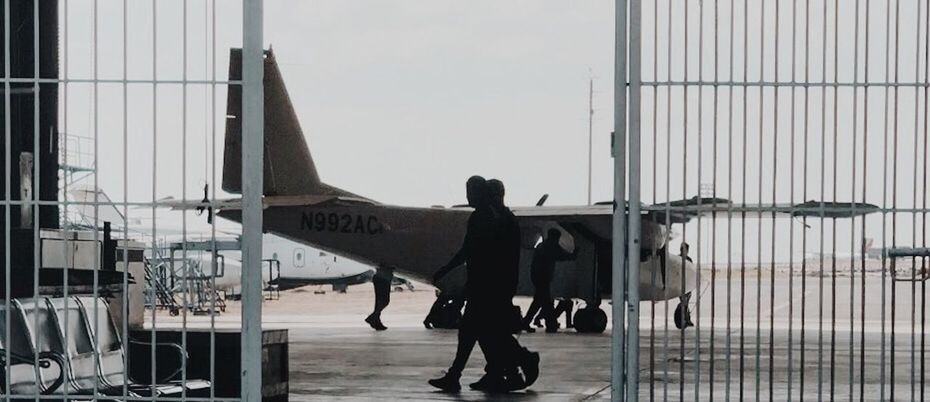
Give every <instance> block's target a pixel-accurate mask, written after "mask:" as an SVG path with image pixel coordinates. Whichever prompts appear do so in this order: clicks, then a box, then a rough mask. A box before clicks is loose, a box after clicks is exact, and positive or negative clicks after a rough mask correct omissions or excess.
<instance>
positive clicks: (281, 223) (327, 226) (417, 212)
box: [220, 204, 696, 301]
mask: <svg viewBox="0 0 930 402" xmlns="http://www.w3.org/2000/svg"><path fill="white" fill-rule="evenodd" d="M470 213H471V209H470V208H410V207H397V206H389V205H382V204H370V205H351V206H330V205H327V206H320V205H317V206H270V207H268V208H266V209H265V211H264V218H263V219H264V228H265V230H266V231H267V232H271V233H274V234H276V235H279V236H282V237H285V238H287V239H290V240H293V241H296V242H300V243H303V244H307V245H309V246H312V247H315V248H319V249H322V250H326V251H329V252H332V253H335V254H339V255H342V256H345V257H348V258H351V259H353V260H356V261H359V262H361V263H364V264H369V265H372V266H376V267H392V268H395V269H396V270H397V271H398V272H399V273H402V274H405V275H408V276H410V277H412V278H414V279H417V280H420V281H425V282H430V281H431V278H432V276H433V273H435V272H436V270H437V269H438V268H439V267H441V266H442V265H443V264H445V263H447V262H448V261H449V260H450V259H451V258H452V256H453V255H454V254H455V252H456V251H458V249H459V247H460V246H461V245H462V241H463V239H464V237H465V229H466V223H467V220H468V216H469V215H470ZM220 216H223V217H226V218H229V219H232V220H236V221H238V220H239V211H238V210H227V211H222V212H220ZM643 225H644V230H643V236H644V239H643V242H642V244H644V245H650V246H657V247H658V246H660V245H662V244H664V241H663V240H662V238H661V237H664V236H665V233H666V231H665V230H663V227H662V226H661V225H655V224H654V223H651V222H644V223H643ZM652 226H656V227H652ZM521 229H522V231H523V232H524V238H525V239H526V240H525V241H524V244H523V247H522V248H523V250H522V254H521V259H520V261H521V263H520V283H519V286H518V294H519V295H532V294H533V286H532V284H531V283H530V275H529V271H530V261H531V259H532V253H533V247H534V246H535V241H536V239H537V238H538V232H540V229H539V228H536V227H523V228H521ZM660 236H661V237H660ZM588 240H589V239H585V238H582V237H580V236H574V239H573V242H574V243H575V246H576V247H580V250H579V256H578V258H577V259H576V260H575V261H568V262H561V263H559V265H558V266H557V269H556V271H557V272H556V273H555V277H554V280H553V285H552V292H553V295H554V296H555V297H577V298H582V299H585V300H589V301H591V300H595V299H597V298H599V297H601V296H604V295H606V294H609V293H610V289H609V282H610V281H609V280H604V279H603V278H604V277H605V275H604V274H605V273H606V277H607V278H609V269H610V265H609V261H610V259H609V254H608V255H607V256H608V257H607V258H606V260H605V258H604V256H603V255H602V254H603V253H604V252H607V253H609V249H610V248H609V247H603V246H604V245H605V244H606V245H609V242H608V241H606V240H604V239H600V240H598V241H597V243H599V244H601V247H596V246H595V245H594V244H593V243H595V242H591V241H588ZM660 252H661V253H666V255H665V258H664V260H665V267H666V274H665V276H664V277H665V282H664V283H662V276H661V275H660V274H658V272H660V270H661V265H662V262H661V260H662V258H659V255H658V254H657V252H651V253H650V252H648V251H644V252H643V254H644V255H646V257H645V258H644V259H643V261H642V262H641V265H640V294H641V297H642V300H666V299H671V298H674V297H678V296H680V295H681V294H682V290H684V292H688V291H691V290H692V289H693V288H694V287H695V283H696V281H695V271H694V267H693V265H692V264H691V263H690V262H688V261H682V259H681V258H680V257H677V256H674V255H670V254H668V253H667V251H666V250H665V249H664V248H663V249H661V251H660ZM598 267H600V268H598ZM563 270H576V271H575V272H572V273H571V275H568V274H566V275H560V271H563ZM603 270H607V272H603ZM599 271H600V274H598V272H599ZM566 272H567V271H566ZM653 273H656V275H655V276H653ZM683 273H684V275H683ZM683 276H684V277H685V281H684V286H682V277H683ZM598 278H600V279H601V284H600V286H598V287H597V288H598V289H600V290H601V291H600V293H601V294H600V295H594V294H592V290H593V289H594V288H595V286H592V284H593V283H594V281H597V280H598ZM464 282H465V270H464V269H456V270H453V271H452V273H450V274H449V275H447V276H446V277H445V278H444V279H443V280H442V281H441V283H439V284H437V285H438V286H439V287H440V288H441V289H442V290H443V291H444V292H449V294H453V295H455V294H460V293H461V291H462V289H463V286H464ZM604 282H606V283H604Z"/></svg>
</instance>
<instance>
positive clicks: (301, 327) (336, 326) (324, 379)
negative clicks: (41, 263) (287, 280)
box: [159, 270, 930, 401]
mask: <svg viewBox="0 0 930 402" xmlns="http://www.w3.org/2000/svg"><path fill="white" fill-rule="evenodd" d="M708 272H709V271H705V272H704V273H702V275H705V278H704V279H705V280H706V279H709V274H708ZM716 275H717V280H716V281H714V282H713V285H711V284H710V282H709V281H705V287H704V288H703V290H702V292H701V297H700V300H696V299H695V300H693V302H694V307H692V311H693V315H694V317H693V318H694V321H695V322H697V324H698V328H690V329H688V330H687V331H685V332H684V339H683V340H682V337H681V332H680V331H678V330H676V329H675V328H674V326H673V325H672V324H671V321H670V320H671V316H670V314H669V313H670V311H671V310H672V309H674V308H675V302H670V303H668V304H667V305H666V303H664V302H661V303H656V304H651V303H642V304H641V305H640V308H641V315H640V321H641V342H640V376H639V378H640V398H639V399H640V400H660V401H666V400H672V401H677V400H702V401H703V400H741V399H746V400H775V401H783V400H789V399H790V400H800V399H801V397H802V396H803V399H807V400H816V399H818V397H823V399H829V398H828V397H829V396H831V395H832V396H833V399H836V400H859V397H860V396H862V400H921V399H922V398H924V399H925V398H927V397H930V394H928V393H927V391H930V390H928V389H927V384H926V382H927V381H928V380H930V378H928V377H930V376H928V375H927V374H925V371H924V366H925V365H926V363H928V359H930V357H928V356H927V355H926V354H925V351H926V346H925V345H926V336H927V332H928V331H927V330H926V319H925V318H924V311H923V309H922V308H921V305H922V304H921V303H925V302H924V301H922V300H925V299H922V297H925V296H926V293H925V292H926V288H925V287H923V286H922V285H921V284H916V286H914V287H913V288H912V286H911V283H905V282H898V283H896V284H895V288H894V290H892V285H891V281H890V280H885V281H884V282H883V280H882V277H881V275H880V274H877V273H870V274H868V275H867V276H866V282H865V292H864V295H865V298H864V300H865V309H864V310H863V309H862V307H861V306H862V301H863V291H862V290H863V289H862V288H861V286H862V283H861V281H862V277H861V275H859V274H856V275H855V276H853V277H850V276H849V275H848V274H847V275H846V276H838V277H836V278H835V281H836V287H835V289H836V291H835V292H834V291H833V288H834V287H833V284H834V279H833V278H831V277H823V278H821V277H820V276H800V275H793V276H792V275H788V274H787V273H786V272H784V271H782V270H778V271H776V272H775V275H774V279H773V278H772V273H771V271H760V272H754V271H753V272H747V275H746V277H745V279H742V278H740V277H737V276H736V275H734V276H731V278H730V281H729V287H728V282H727V279H726V274H725V272H723V271H718V272H717V274H716ZM821 280H822V282H823V287H821ZM883 283H884V286H883ZM422 288H423V287H421V289H422ZM883 289H884V293H885V297H884V299H883V297H882V292H883ZM892 291H893V293H894V297H892ZM728 295H729V298H728V297H727V296H728ZM834 295H835V298H834ZM821 296H822V297H821ZM432 299H433V294H432V291H416V292H402V293H394V295H393V299H392V303H391V306H390V307H389V308H388V310H387V311H386V312H385V316H384V322H385V323H386V324H387V325H388V326H389V327H390V329H389V330H388V331H385V332H375V331H372V330H370V329H368V328H367V327H366V326H365V324H364V323H362V322H361V320H362V318H364V316H365V315H366V314H367V312H368V311H369V309H370V306H371V303H372V295H371V291H370V287H368V286H357V287H353V288H350V291H349V292H348V293H347V294H334V293H331V292H330V293H327V294H325V295H320V294H314V293H313V292H310V291H304V292H287V293H285V294H283V295H282V298H281V300H277V301H268V302H266V303H265V306H264V313H263V314H264V316H263V317H264V323H265V326H266V327H271V328H279V327H285V328H288V329H289V333H290V391H291V399H292V400H295V401H298V400H314V401H316V400H337V401H356V400H357V401H362V400H375V399H380V400H397V399H405V400H466V401H467V400H487V399H488V398H489V395H486V394H484V393H480V392H474V391H470V390H463V391H462V392H461V393H459V394H443V393H439V392H435V391H433V390H432V389H431V388H430V387H429V385H427V384H426V380H427V379H429V378H432V377H436V376H439V375H441V373H442V371H443V370H444V369H446V368H447V367H448V365H449V363H451V360H452V357H453V354H454V352H455V344H456V333H455V331H448V330H426V329H424V328H423V327H422V325H421V324H420V322H421V320H422V317H423V316H424V315H425V313H426V311H427V310H428V309H429V304H430V303H431V301H432ZM892 300H893V302H892ZM517 302H518V304H521V305H523V307H524V308H525V307H526V305H527V304H528V302H529V300H527V299H525V298H519V299H518V300H517ZM834 302H835V303H834ZM697 306H700V311H698V307H697ZM802 306H803V314H804V319H803V321H802V319H801V315H802ZM892 306H894V315H892ZM603 307H604V308H605V309H607V308H609V306H608V305H606V304H605V305H604V306H603ZM712 307H713V311H711V310H712ZM712 313H713V319H712V318H711V314H712ZM883 313H884V315H885V317H884V319H882V314H883ZM728 314H729V317H730V319H729V321H728V320H727V315H728ZM653 317H655V320H654V321H653ZM892 318H893V319H892ZM178 319H180V317H178V318H169V317H165V318H164V319H163V318H162V317H159V324H160V325H159V326H162V325H165V324H167V325H170V324H171V322H172V320H178ZM190 319H192V320H193V321H191V322H193V325H198V324H197V323H198V322H200V324H203V320H205V318H204V317H193V318H190ZM892 323H893V325H892ZM237 324H238V306H236V305H235V304H233V305H231V306H230V309H229V311H228V312H227V313H226V314H224V315H222V316H220V317H218V318H217V325H218V326H236V325H237ZM802 327H803V338H802V336H801V334H802ZM892 329H894V333H895V334H894V342H892V338H891V330H892ZM883 331H884V335H883ZM863 333H864V336H863ZM922 335H923V336H922ZM802 340H803V348H802ZM520 342H521V343H522V344H523V345H524V346H527V347H529V348H530V349H532V350H537V351H540V353H541V355H542V364H541V375H540V378H539V381H538V382H537V383H536V384H535V385H534V386H533V387H532V388H531V389H530V390H527V391H524V392H519V393H514V394H510V395H505V396H495V397H494V399H495V400H540V401H548V400H552V401H566V400H606V399H609V396H610V388H609V376H610V367H609V359H610V335H609V331H608V333H605V334H601V335H579V334H575V333H573V332H571V331H564V330H563V331H562V332H560V333H558V334H545V333H535V334H524V335H522V336H521V337H520ZM892 345H893V348H894V350H893V352H892ZM892 358H893V359H894V360H893V361H892ZM483 365H484V359H483V357H482V356H481V353H480V351H479V350H477V349H476V351H475V353H474V354H473V356H472V360H471V361H470V363H469V367H468V369H467V370H466V372H465V374H464V376H463V385H464V386H466V387H467V383H468V382H471V381H474V380H477V378H478V377H479V376H480V375H481V371H482V367H483ZM892 371H894V372H893V373H892ZM892 379H893V380H892ZM802 382H803V384H802ZM466 389H467V388H466ZM922 391H923V392H924V394H921V392H922ZM892 394H893V396H892ZM922 395H926V396H922Z"/></svg>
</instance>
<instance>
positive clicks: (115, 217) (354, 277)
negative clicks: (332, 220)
mask: <svg viewBox="0 0 930 402" xmlns="http://www.w3.org/2000/svg"><path fill="white" fill-rule="evenodd" d="M68 196H69V199H70V200H71V201H75V204H74V205H71V206H69V211H71V212H74V216H73V217H72V218H71V221H72V222H71V224H72V226H76V227H81V228H86V229H93V228H94V227H97V226H102V225H103V222H110V224H111V225H112V230H114V231H116V232H123V231H126V232H127V233H128V234H129V235H130V236H140V237H144V238H146V240H151V236H152V232H153V230H152V225H151V223H145V222H143V220H141V219H126V217H125V216H124V215H123V213H122V212H120V210H119V208H117V206H118V205H119V204H115V203H113V201H112V200H111V199H110V197H109V196H107V194H106V193H105V192H104V191H103V190H98V191H94V189H93V187H88V186H75V187H74V188H72V189H69V191H68ZM95 200H96V201H97V203H98V204H99V205H98V207H97V208H96V209H95V208H94V207H93V205H92V202H94V201H95ZM188 223H189V226H188V227H187V228H186V229H184V230H182V229H183V228H181V227H177V226H167V225H165V224H164V223H162V222H160V223H159V224H158V230H157V234H158V236H159V239H158V240H159V241H160V242H163V243H172V242H181V241H187V242H203V241H209V240H210V239H211V235H210V227H209V226H204V225H203V224H202V223H200V222H199V220H198V221H197V222H196V223H195V222H194V220H189V222H188ZM237 232H238V231H237V228H235V227H232V226H229V227H227V226H219V227H218V228H217V235H218V237H217V240H218V241H223V240H235V236H234V234H235V233H237ZM262 250H263V260H265V263H264V264H263V267H262V269H263V272H262V279H263V281H264V282H265V283H266V284H277V285H278V287H279V289H281V290H287V289H292V288H297V287H301V286H307V285H332V286H333V288H334V289H337V290H343V289H345V288H346V287H347V286H349V285H355V284H360V283H364V282H367V281H369V280H370V279H371V277H372V276H373V275H374V272H375V271H374V269H373V268H372V267H370V266H367V265H364V264H361V263H358V262H355V261H352V260H350V259H348V258H342V257H336V256H334V255H331V254H330V253H327V252H324V251H320V250H317V249H314V248H310V247H308V246H307V245H306V244H303V243H298V242H294V241H290V240H287V239H285V238H282V237H279V236H275V235H273V234H265V235H264V236H263V239H262ZM184 254H185V257H186V258H187V259H188V260H190V261H192V262H194V263H195V264H196V265H197V266H198V267H199V268H200V270H201V272H202V274H203V275H204V276H206V277H215V278H210V280H211V282H212V281H213V280H215V288H216V289H217V290H223V291H227V292H230V293H232V294H236V293H238V290H239V288H240V284H241V280H240V278H241V272H242V262H241V256H240V253H239V252H238V251H229V250H226V251H219V254H220V255H221V256H222V257H220V258H218V259H217V263H216V265H215V266H216V272H214V270H213V267H214V264H213V255H212V253H210V252H204V251H196V250H188V251H187V252H186V253H184ZM173 257H175V258H179V259H180V258H182V253H181V252H180V251H178V252H176V253H175V255H174V256H173Z"/></svg>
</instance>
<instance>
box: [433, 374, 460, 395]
mask: <svg viewBox="0 0 930 402" xmlns="http://www.w3.org/2000/svg"><path fill="white" fill-rule="evenodd" d="M427 382H428V383H429V385H432V386H434V387H436V388H439V389H441V390H443V391H445V392H459V391H461V390H462V385H461V384H459V375H458V374H453V373H446V375H444V376H442V377H439V378H434V379H432V380H429V381H427Z"/></svg>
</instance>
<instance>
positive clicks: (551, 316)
mask: <svg viewBox="0 0 930 402" xmlns="http://www.w3.org/2000/svg"><path fill="white" fill-rule="evenodd" d="M533 286H534V287H535V288H536V292H535V293H534V294H533V303H531V304H530V308H529V310H527V311H526V316H525V317H523V326H525V327H528V326H530V323H531V322H533V317H535V316H536V313H537V312H539V310H540V309H541V310H542V317H543V319H545V320H546V327H547V328H553V327H555V324H556V322H555V310H553V308H552V306H553V303H555V301H554V300H553V299H552V291H551V290H550V289H549V284H548V283H546V284H545V285H542V284H536V283H534V284H533Z"/></svg>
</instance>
